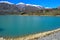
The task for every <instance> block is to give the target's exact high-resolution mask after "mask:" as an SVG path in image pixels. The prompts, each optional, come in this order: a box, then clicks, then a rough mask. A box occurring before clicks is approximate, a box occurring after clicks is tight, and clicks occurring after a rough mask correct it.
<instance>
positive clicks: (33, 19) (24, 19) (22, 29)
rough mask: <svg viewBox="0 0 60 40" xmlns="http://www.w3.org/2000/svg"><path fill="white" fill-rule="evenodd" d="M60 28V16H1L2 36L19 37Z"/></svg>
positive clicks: (0, 31) (0, 32)
mask: <svg viewBox="0 0 60 40" xmlns="http://www.w3.org/2000/svg"><path fill="white" fill-rule="evenodd" d="M57 28H60V16H11V15H5V16H0V36H2V37H5V36H10V37H17V36H22V35H26V34H33V33H38V32H45V31H49V30H53V29H57Z"/></svg>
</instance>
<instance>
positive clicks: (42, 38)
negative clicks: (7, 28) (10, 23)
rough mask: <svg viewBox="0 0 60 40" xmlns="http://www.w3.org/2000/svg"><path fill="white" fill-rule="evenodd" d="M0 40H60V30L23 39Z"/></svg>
mask: <svg viewBox="0 0 60 40" xmlns="http://www.w3.org/2000/svg"><path fill="white" fill-rule="evenodd" d="M0 40H60V28H59V29H56V30H52V31H48V32H43V33H37V34H32V35H29V36H25V37H17V38H3V37H1V38H0Z"/></svg>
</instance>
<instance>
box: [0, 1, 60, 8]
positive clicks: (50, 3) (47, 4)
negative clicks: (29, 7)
mask: <svg viewBox="0 0 60 40" xmlns="http://www.w3.org/2000/svg"><path fill="white" fill-rule="evenodd" d="M0 1H9V2H12V3H14V4H18V3H20V2H23V3H26V4H35V5H41V6H44V7H51V8H55V7H58V6H60V0H0Z"/></svg>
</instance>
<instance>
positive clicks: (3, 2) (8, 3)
mask: <svg viewBox="0 0 60 40" xmlns="http://www.w3.org/2000/svg"><path fill="white" fill-rule="evenodd" d="M0 3H8V4H14V3H11V2H8V1H0Z"/></svg>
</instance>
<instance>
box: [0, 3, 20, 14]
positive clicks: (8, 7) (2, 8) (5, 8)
mask: <svg viewBox="0 0 60 40" xmlns="http://www.w3.org/2000/svg"><path fill="white" fill-rule="evenodd" d="M18 12H20V10H19V8H18V7H17V6H16V5H14V4H9V3H5V2H1V3H0V14H17V13H18Z"/></svg>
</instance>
